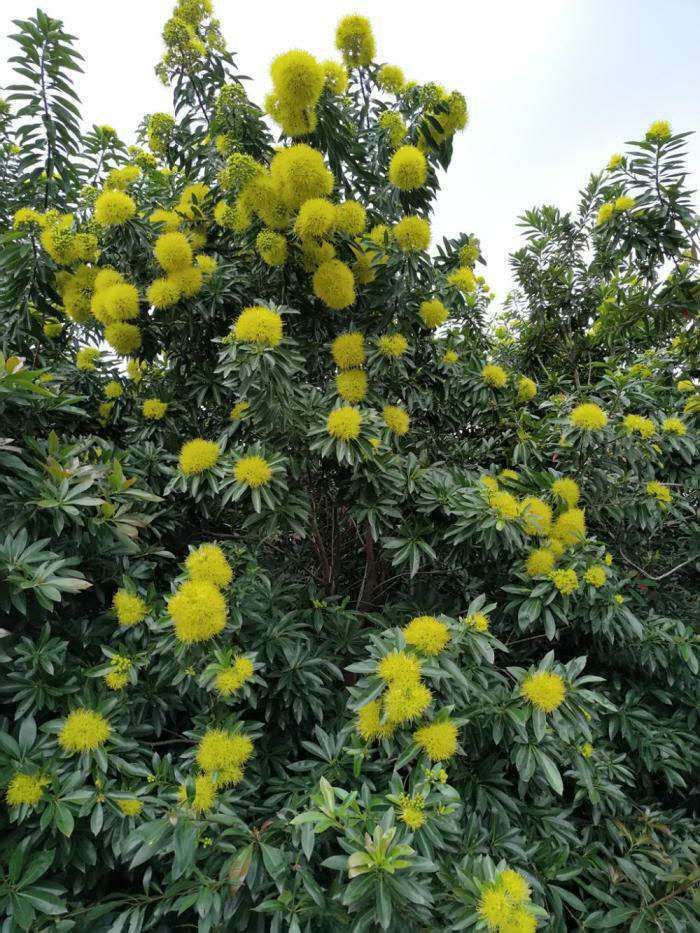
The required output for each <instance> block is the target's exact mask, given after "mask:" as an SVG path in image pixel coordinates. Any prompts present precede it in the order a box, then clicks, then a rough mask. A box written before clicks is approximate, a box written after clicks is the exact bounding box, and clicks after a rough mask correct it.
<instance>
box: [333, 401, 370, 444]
mask: <svg viewBox="0 0 700 933" xmlns="http://www.w3.org/2000/svg"><path fill="white" fill-rule="evenodd" d="M361 426H362V415H361V414H360V412H359V411H358V410H357V409H356V408H351V407H350V406H349V405H345V406H343V407H342V408H335V409H334V410H333V411H332V412H331V413H330V415H329V416H328V418H327V420H326V430H327V431H328V433H329V434H330V435H331V437H335V438H337V439H338V440H339V441H349V440H354V439H355V438H357V437H359V436H360V427H361Z"/></svg>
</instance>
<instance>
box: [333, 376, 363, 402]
mask: <svg viewBox="0 0 700 933" xmlns="http://www.w3.org/2000/svg"><path fill="white" fill-rule="evenodd" d="M335 386H336V389H337V391H338V395H339V396H340V397H341V398H342V399H344V400H345V401H346V402H353V403H354V402H361V401H362V399H363V398H364V397H365V396H366V395H367V374H366V373H365V372H364V371H363V370H361V369H346V370H343V371H342V372H339V373H338V374H337V376H336V377H335Z"/></svg>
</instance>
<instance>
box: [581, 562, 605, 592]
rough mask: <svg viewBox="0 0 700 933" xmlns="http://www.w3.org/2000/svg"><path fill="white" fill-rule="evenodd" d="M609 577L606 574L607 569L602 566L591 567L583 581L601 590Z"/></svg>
mask: <svg viewBox="0 0 700 933" xmlns="http://www.w3.org/2000/svg"><path fill="white" fill-rule="evenodd" d="M607 577H608V575H607V573H606V570H605V567H602V566H600V565H598V566H595V567H589V568H588V570H587V571H586V572H585V573H584V575H583V579H584V580H585V581H586V583H590V585H591V586H593V587H595V588H596V589H600V587H601V586H604V585H605V581H606V580H607Z"/></svg>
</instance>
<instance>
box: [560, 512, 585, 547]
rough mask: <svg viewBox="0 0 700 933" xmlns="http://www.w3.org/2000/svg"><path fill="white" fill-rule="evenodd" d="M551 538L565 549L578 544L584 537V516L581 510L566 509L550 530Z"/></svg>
mask: <svg viewBox="0 0 700 933" xmlns="http://www.w3.org/2000/svg"><path fill="white" fill-rule="evenodd" d="M552 537H554V538H556V539H558V540H559V541H561V542H562V544H563V545H564V546H565V547H571V545H574V544H578V543H579V542H580V541H582V540H583V539H584V538H585V537H586V516H585V514H584V512H583V510H582V509H568V510H567V511H566V512H562V514H561V515H560V516H559V518H557V520H556V521H555V523H554V526H553V528H552Z"/></svg>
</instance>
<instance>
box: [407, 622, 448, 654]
mask: <svg viewBox="0 0 700 933" xmlns="http://www.w3.org/2000/svg"><path fill="white" fill-rule="evenodd" d="M403 634H404V638H405V639H406V643H407V644H409V645H411V646H412V647H413V648H417V649H418V650H419V651H423V652H424V653H425V654H429V655H436V654H439V653H440V652H441V651H442V649H443V648H444V647H445V645H446V644H447V643H448V641H449V640H450V637H451V636H450V630H449V629H448V627H447V626H446V625H445V623H444V622H440V620H439V619H436V618H435V617H434V616H416V617H415V618H414V619H411V621H410V622H409V623H408V625H407V626H406V627H405V628H404V629H403Z"/></svg>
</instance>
